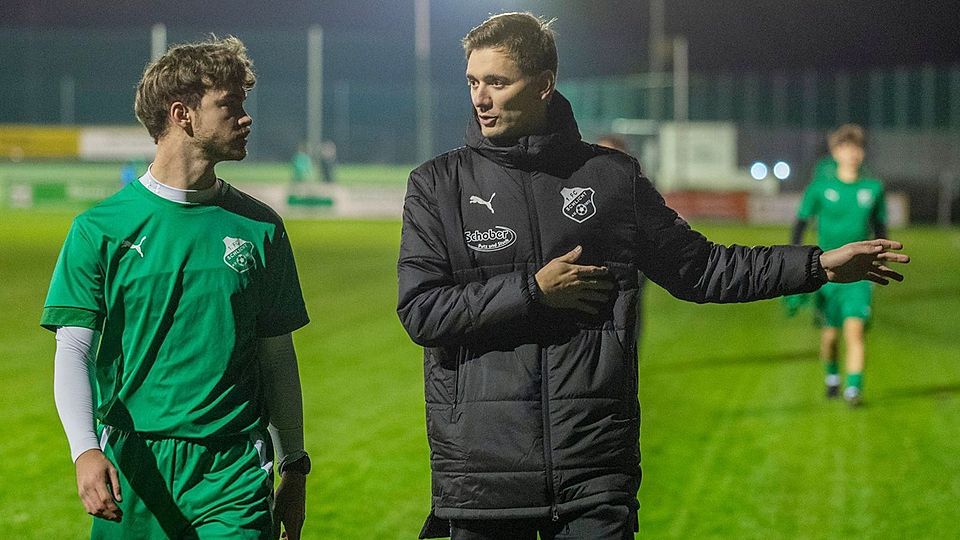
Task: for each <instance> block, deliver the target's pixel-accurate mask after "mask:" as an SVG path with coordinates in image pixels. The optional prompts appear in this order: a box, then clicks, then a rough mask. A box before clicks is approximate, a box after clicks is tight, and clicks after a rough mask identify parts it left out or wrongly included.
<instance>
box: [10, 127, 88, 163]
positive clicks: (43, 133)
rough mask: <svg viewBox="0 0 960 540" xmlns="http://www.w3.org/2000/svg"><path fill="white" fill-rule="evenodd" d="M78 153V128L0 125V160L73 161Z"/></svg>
mask: <svg viewBox="0 0 960 540" xmlns="http://www.w3.org/2000/svg"><path fill="white" fill-rule="evenodd" d="M79 152H80V130H79V129H78V128H73V127H54V126H28V125H18V124H0V158H6V159H11V160H13V161H20V160H21V159H29V158H76V157H77V156H78V155H79Z"/></svg>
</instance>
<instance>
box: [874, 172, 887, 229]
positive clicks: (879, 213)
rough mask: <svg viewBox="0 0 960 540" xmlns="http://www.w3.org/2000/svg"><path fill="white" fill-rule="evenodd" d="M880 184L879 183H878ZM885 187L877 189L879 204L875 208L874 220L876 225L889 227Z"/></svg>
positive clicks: (881, 186)
mask: <svg viewBox="0 0 960 540" xmlns="http://www.w3.org/2000/svg"><path fill="white" fill-rule="evenodd" d="M878 183H879V182H878ZM885 193H886V192H885V191H884V189H883V185H882V184H881V185H880V187H879V188H878V189H877V203H876V206H874V207H873V220H874V222H875V223H880V224H883V225H887V196H886V194H885Z"/></svg>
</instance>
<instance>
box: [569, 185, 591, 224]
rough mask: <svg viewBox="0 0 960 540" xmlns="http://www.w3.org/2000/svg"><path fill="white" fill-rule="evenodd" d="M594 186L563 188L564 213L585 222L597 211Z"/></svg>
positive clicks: (575, 219)
mask: <svg viewBox="0 0 960 540" xmlns="http://www.w3.org/2000/svg"><path fill="white" fill-rule="evenodd" d="M594 193H595V192H594V191H593V188H579V187H573V188H563V189H561V190H560V194H561V195H563V215H565V216H567V217H568V218H570V219H572V220H574V221H576V222H577V223H583V222H584V221H586V220H588V219H590V218H592V217H593V216H594V215H595V214H596V213H597V205H595V204H594V203H593V194H594Z"/></svg>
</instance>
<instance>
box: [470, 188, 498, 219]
mask: <svg viewBox="0 0 960 540" xmlns="http://www.w3.org/2000/svg"><path fill="white" fill-rule="evenodd" d="M496 196H497V194H496V193H494V194H493V195H491V196H490V200H489V201H485V200H483V199H481V198H480V197H478V196H476V195H471V196H470V204H482V205H484V206H486V207H487V208H488V209H489V210H490V213H491V214H496V212H494V211H493V198H494V197H496Z"/></svg>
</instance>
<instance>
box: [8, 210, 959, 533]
mask: <svg viewBox="0 0 960 540" xmlns="http://www.w3.org/2000/svg"><path fill="white" fill-rule="evenodd" d="M69 220H70V216H69V215H67V214H64V213H38V212H22V211H11V210H3V211H2V212H0V239H2V241H0V248H2V249H0V276H2V279H3V281H2V285H0V305H2V306H3V310H2V311H0V351H2V356H0V407H2V412H3V418H4V426H5V434H4V436H3V437H0V455H2V457H3V459H2V460H0V479H2V480H0V481H2V488H3V489H0V531H2V535H3V536H4V537H8V538H82V537H84V536H86V534H87V531H88V527H89V518H88V516H86V514H84V512H83V510H82V507H81V505H80V503H79V500H78V499H77V496H76V487H75V481H74V476H73V466H72V464H71V463H70V459H69V453H68V449H67V444H66V441H65V439H64V437H63V434H62V432H61V428H60V425H59V421H58V419H57V416H56V410H55V407H54V404H53V396H52V364H53V361H52V358H53V350H54V340H53V336H52V334H50V333H49V332H46V331H44V330H41V329H40V328H39V327H38V326H37V319H38V317H39V312H40V308H41V305H42V302H43V298H44V295H45V292H46V287H47V283H48V280H49V277H50V272H51V270H52V267H53V264H54V261H55V259H56V255H57V251H58V249H59V246H60V243H61V242H62V240H63V237H64V234H65V233H66V230H67V227H68V226H69ZM289 230H290V234H291V238H292V239H293V243H294V249H295V251H296V255H297V259H298V264H299V267H300V275H301V278H302V281H303V288H304V292H305V294H306V299H307V305H308V309H309V310H310V313H311V316H312V318H313V322H312V324H311V325H310V326H308V327H307V328H305V329H303V330H300V331H298V332H297V333H296V334H295V340H296V344H297V351H298V354H299V357H300V362H301V372H302V376H303V380H304V394H305V412H306V422H307V433H306V435H307V442H308V447H309V450H310V451H311V453H312V455H313V458H314V473H313V474H312V475H311V476H310V480H309V499H308V516H307V521H306V530H305V534H304V538H310V539H354V538H355V539H371V538H376V539H392V538H398V539H401V538H402V539H411V538H415V537H416V535H417V533H418V531H419V527H420V525H421V523H422V520H423V518H424V517H425V516H426V512H427V511H428V508H429V484H430V483H429V472H428V463H427V458H428V450H427V444H426V440H425V434H424V420H423V403H422V399H423V397H422V396H423V390H422V364H421V358H420V352H419V350H418V348H417V347H416V346H415V345H413V344H412V343H410V341H409V340H408V339H407V337H406V335H405V334H404V332H403V330H402V328H401V327H400V324H399V322H398V320H397V317H396V314H395V312H394V306H395V295H396V276H395V263H396V255H397V246H398V243H399V236H400V230H399V224H398V223H397V222H357V221H340V222H334V221H321V222H307V221H293V222H290V223H289ZM703 230H704V232H706V233H707V234H708V236H710V237H711V238H712V239H714V240H717V241H721V242H738V243H744V244H764V243H778V242H781V241H783V239H785V238H786V237H787V235H788V233H787V231H786V230H783V229H776V228H760V229H754V228H744V227H735V226H709V227H705V228H703ZM895 232H896V234H895V235H894V236H895V237H897V238H899V239H902V240H903V241H904V242H905V243H906V244H907V245H908V248H909V249H908V250H907V252H908V253H910V254H911V255H912V256H913V257H914V262H913V263H912V264H910V265H909V266H907V267H904V273H905V274H906V275H907V280H908V281H907V282H905V283H903V284H898V285H894V286H891V287H889V288H885V289H878V291H877V293H876V297H875V320H874V325H873V328H872V330H871V331H870V332H869V334H868V338H867V345H868V353H867V354H868V371H867V378H866V394H865V396H866V402H865V405H864V406H863V407H862V408H860V409H858V410H850V409H848V408H847V407H846V406H845V405H844V404H843V403H842V402H840V403H837V402H826V401H825V400H824V399H823V397H822V387H821V386H822V370H821V367H820V365H819V364H818V363H817V361H816V349H817V347H816V343H817V333H816V331H815V329H814V328H813V327H812V326H811V324H810V322H809V317H806V316H802V317H799V318H796V319H790V320H788V319H786V318H785V316H784V315H783V312H782V309H781V306H780V304H779V303H778V302H777V301H768V302H760V303H755V304H749V305H736V306H696V305H692V304H686V303H683V302H680V301H677V300H674V299H672V298H671V297H670V296H669V295H668V294H666V293H665V292H664V291H662V290H661V289H659V288H657V287H655V286H651V287H650V288H649V289H648V294H647V296H646V298H645V315H646V321H647V323H646V328H645V336H644V338H643V343H642V346H641V367H640V383H641V390H640V398H641V402H642V406H643V429H642V436H641V444H642V451H643V467H644V480H643V485H642V487H641V490H640V500H641V504H642V508H641V512H640V527H641V534H640V537H643V538H945V537H955V536H956V535H957V534H958V530H960V528H958V523H960V506H958V505H957V501H958V500H960V459H958V458H957V456H958V455H960V436H958V434H960V333H958V330H957V329H958V325H957V320H958V319H957V316H958V314H960V272H958V270H960V231H958V230H957V229H953V230H948V231H942V230H934V229H926V228H912V229H909V230H904V231H895Z"/></svg>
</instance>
